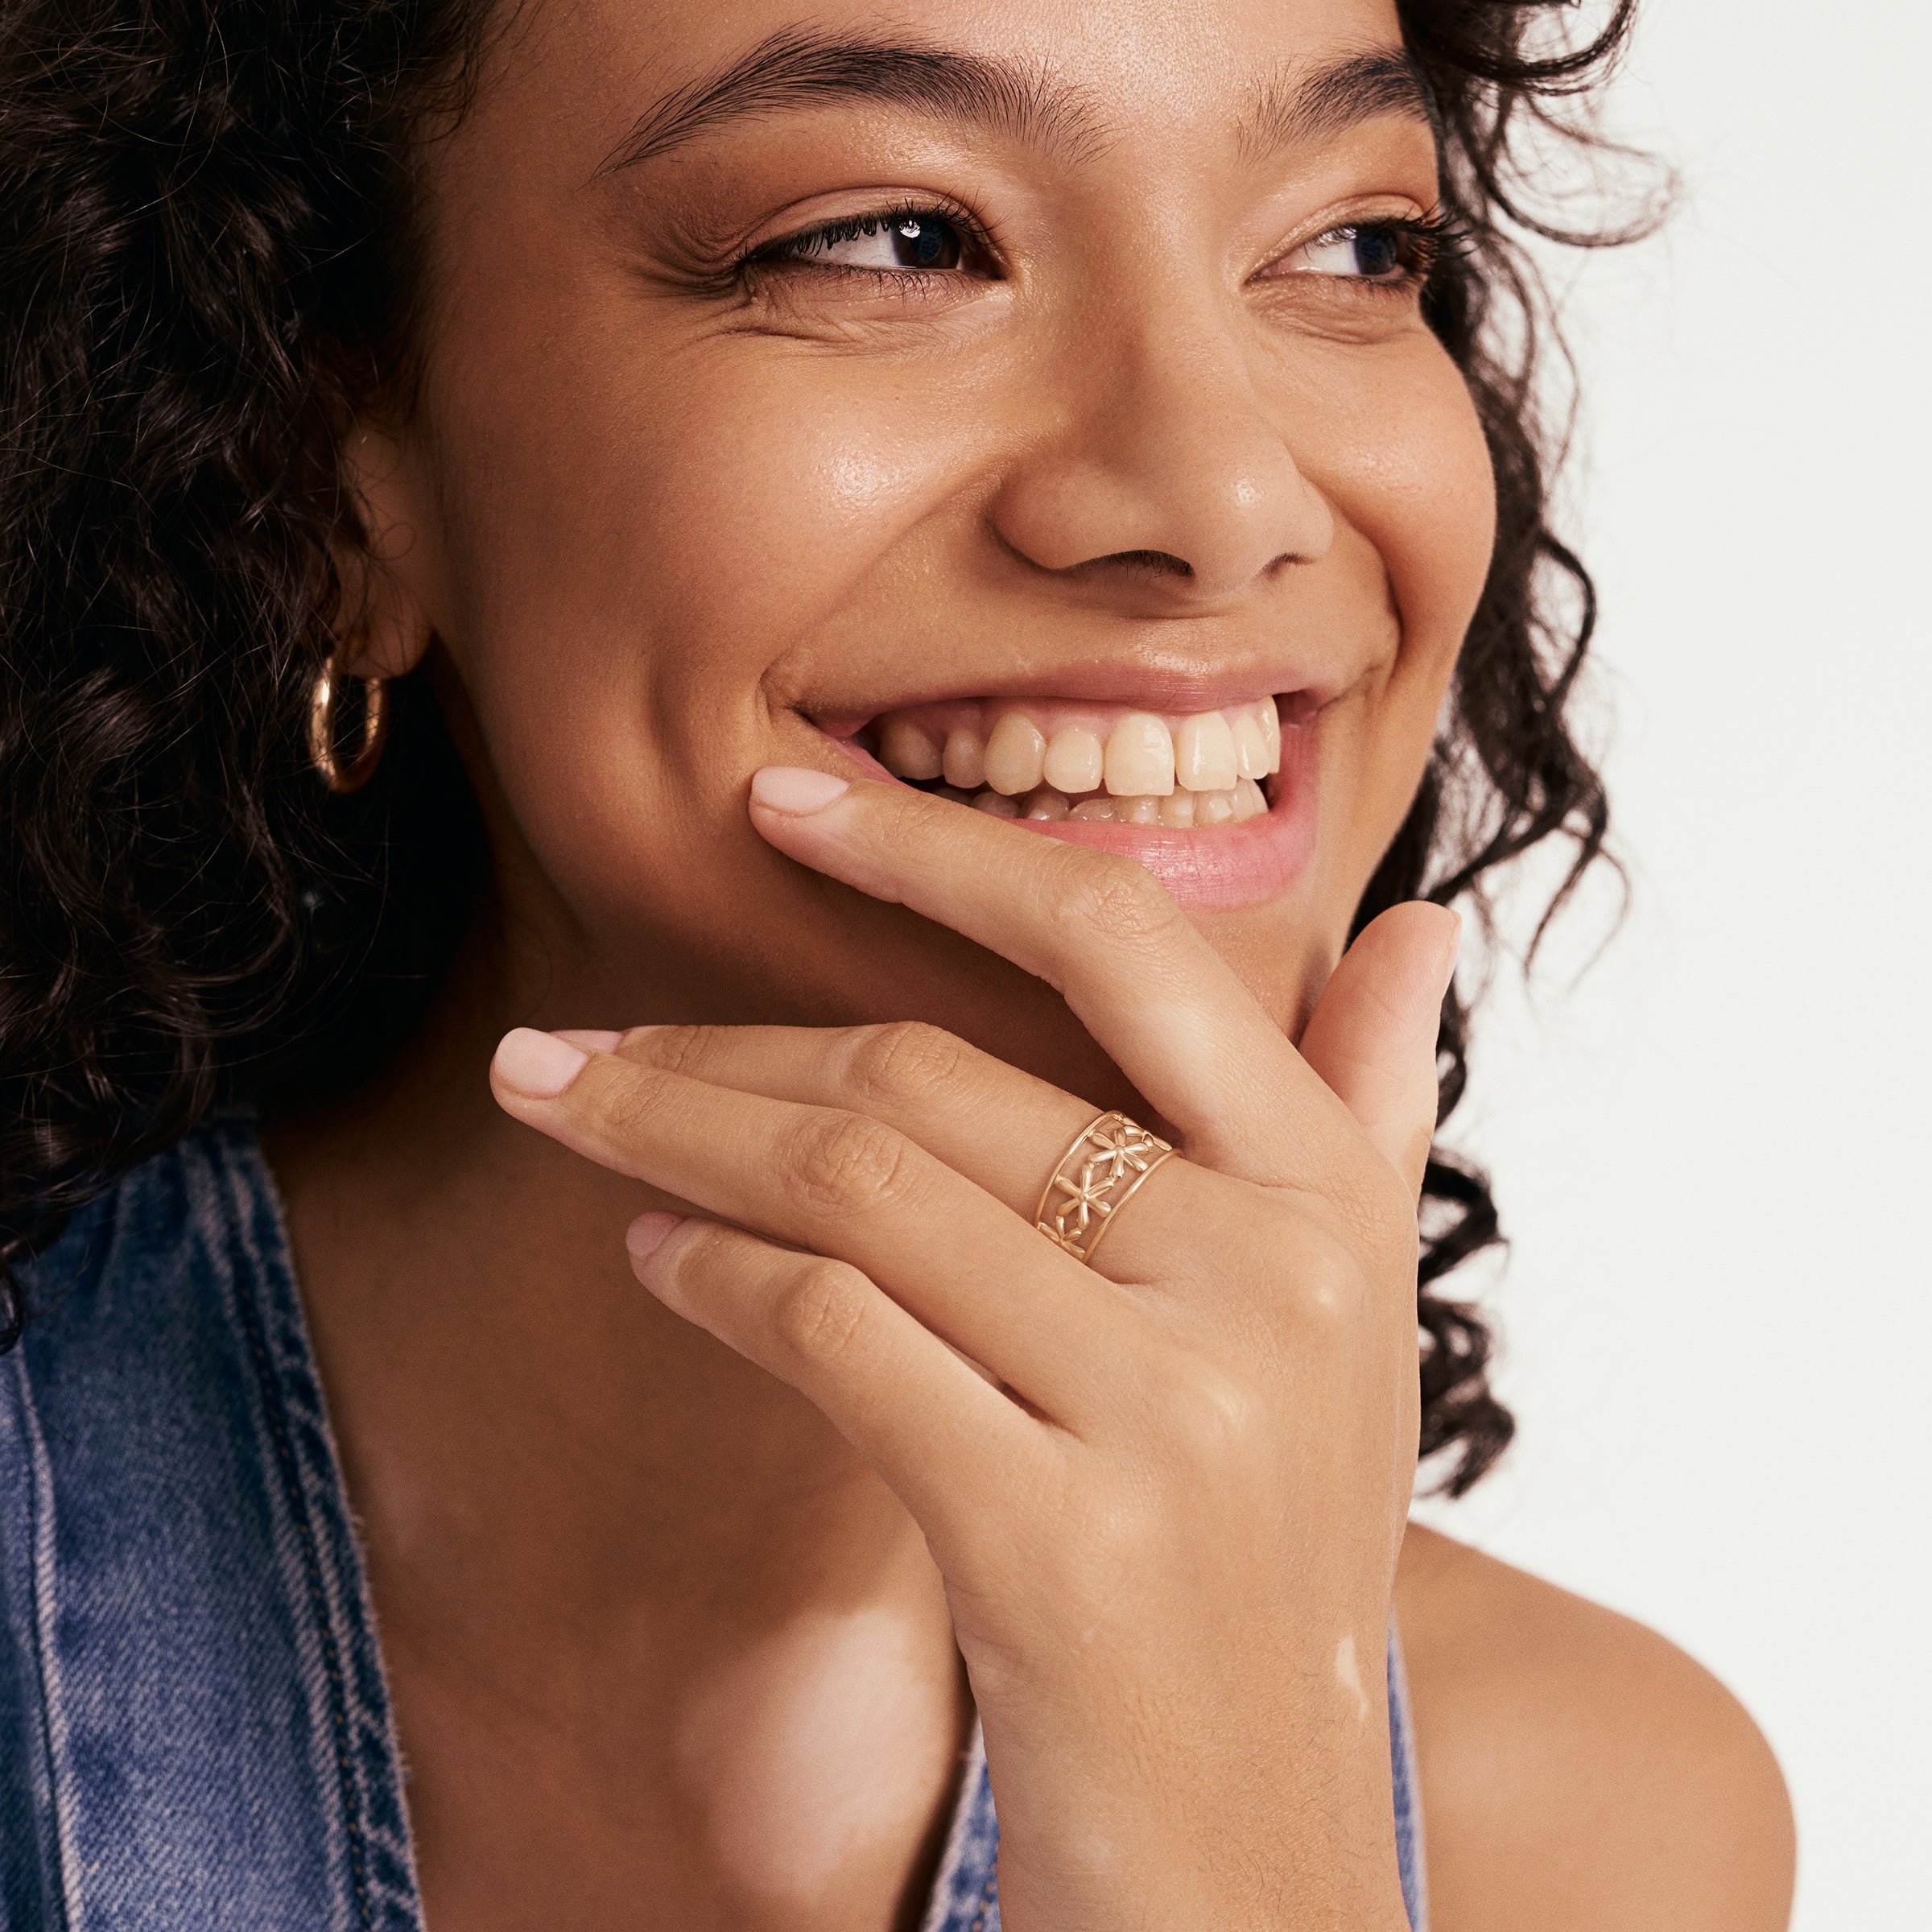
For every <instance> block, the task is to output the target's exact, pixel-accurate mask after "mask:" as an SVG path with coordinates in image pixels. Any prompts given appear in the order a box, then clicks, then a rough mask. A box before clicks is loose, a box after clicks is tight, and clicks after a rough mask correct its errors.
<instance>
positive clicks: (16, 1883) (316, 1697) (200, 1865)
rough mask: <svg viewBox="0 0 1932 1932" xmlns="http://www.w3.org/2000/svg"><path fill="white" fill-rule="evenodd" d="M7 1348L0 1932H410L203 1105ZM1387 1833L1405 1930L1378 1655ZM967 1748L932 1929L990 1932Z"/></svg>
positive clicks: (0, 1570) (989, 1852) (245, 1256)
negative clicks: (1390, 1828)
mask: <svg viewBox="0 0 1932 1932" xmlns="http://www.w3.org/2000/svg"><path fill="white" fill-rule="evenodd" d="M32 1287H33V1293H34V1300H35V1306H36V1307H37V1309H38V1311H39V1313H38V1315H37V1317H36V1319H35V1321H34V1322H32V1323H30V1324H29V1325H28V1328H27V1336H26V1339H25V1340H24V1341H23V1342H22V1344H20V1346H19V1348H16V1349H15V1350H14V1352H13V1353H12V1354H10V1355H9V1356H5V1357H0V1932H43V1929H44V1932H56V1929H57V1932H163V1929H165V1932H176V1929H180V1932H191V1929H192V1932H283V1929H286V1932H296V1929H297V1928H300V1929H301V1932H423V1913H422V1904H421V1901H420V1900H419V1897H418V1895H417V1891H416V1879H415V1866H414V1864H413V1862H412V1859H411V1847H410V1838H409V1820H408V1815H407V1810H406V1808H405V1804H404V1794H403V1784H404V1778H403V1769H402V1765H401V1762H400V1760H399V1758H398V1754H397V1749H396V1740H395V1736H394V1730H393V1729H392V1727H391V1724H390V1707H389V1697H388V1692H387V1690H386V1686H385V1684H384V1682H383V1676H382V1657H381V1655H380V1653H379V1651H378V1646H377V1642H376V1633H375V1624H374V1619H373V1616H372V1615H371V1612H370V1608H369V1592H368V1588H367V1585H366V1583H365V1579H364V1577H363V1573H362V1563H361V1553H360V1551H359V1550H358V1549H357V1544H356V1540H355V1534H354V1531H353V1526H352V1524H351V1520H350V1516H349V1504H348V1501H347V1498H346V1497H345V1494H344V1492H343V1487H342V1477H341V1471H340V1469H339V1468H338V1466H337V1463H336V1451H335V1445H334V1443H333V1441H332V1438H331V1436H330V1434H329V1426H328V1415H327V1414H326V1412H325V1410H324V1406H323V1399H322V1389H321V1385H320V1381H318V1379H317V1376H316V1364H315V1361H314V1358H313V1356H312V1355H311V1353H310V1350H309V1345H308V1333H307V1331H306V1328H305V1326H304V1323H303V1315H302V1304H301V1301H300V1298H299V1295H298V1293H297V1290H296V1286H295V1274H294V1270H293V1268H292V1265H291V1261H290V1256H289V1248H288V1242H287V1236H286V1234H285V1233H284V1232H283V1224H282V1216H281V1208H280V1205H279V1202H278V1200H277V1198H276V1195H275V1187H274V1184H273V1183H272V1181H271V1180H270V1176H269V1173H268V1170H267V1167H266V1164H265V1163H264V1162H263V1161H262V1156H261V1152H260V1148H259V1146H258V1141H257V1138H256V1133H255V1126H254V1121H252V1119H250V1117H247V1116H246V1115H241V1114H229V1115H223V1116H220V1117H217V1118H216V1119H214V1120H213V1121H211V1122H210V1123H209V1124H208V1125H206V1126H204V1128H202V1129H200V1131H199V1132H197V1133H194V1134H192V1135H191V1136H190V1137H188V1139H186V1140H184V1141H182V1142H180V1144H179V1145H178V1146H175V1147H174V1148H172V1149H171V1150H169V1151H168V1152H167V1153H166V1154H161V1155H159V1156H157V1157H156V1158H155V1159H153V1160H151V1161H150V1162H147V1164H146V1165H145V1166H142V1167H141V1168H139V1169H138V1170H136V1171H135V1172H134V1174H131V1175H130V1176H129V1178H128V1179H126V1181H124V1182H123V1183H122V1184H121V1186H120V1187H118V1188H117V1189H116V1190H115V1191H114V1193H112V1194H111V1195H108V1196H106V1197H105V1198H104V1199H101V1200H100V1201H98V1202H97V1203H94V1204H93V1206H92V1207H91V1208H88V1209H86V1210H85V1212H82V1213H81V1214H79V1215H77V1216H75V1218H74V1220H72V1223H71V1224H69V1226H68V1228H67V1229H66V1231H65V1232H64V1233H63V1234H62V1236H60V1240H59V1241H57V1242H56V1243H55V1244H54V1245H52V1247H51V1248H50V1249H48V1250H47V1252H46V1253H45V1254H44V1255H43V1256H42V1257H40V1259H39V1261H38V1262H37V1263H36V1264H35V1266H34V1268H33V1269H32ZM1389 1715H1390V1725H1389V1730H1390V1740H1389V1741H1390V1748H1391V1753H1392V1756H1393V1763H1394V1770H1395V1813H1396V1837H1397V1847H1398V1850H1399V1852H1400V1856H1401V1860H1402V1890H1403V1896H1404V1897H1405V1898H1406V1901H1407V1902H1408V1907H1409V1918H1410V1923H1411V1925H1412V1926H1415V1927H1417V1928H1418V1932H1420V1929H1421V1928H1422V1926H1423V1923H1424V1908H1423V1903H1422V1843H1421V1825H1420V1815H1419V1813H1418V1808H1417V1802H1416V1783H1415V1769H1414V1754H1413V1751H1412V1749H1411V1743H1410V1726H1409V1721H1408V1712H1407V1704H1406V1699H1405V1696H1404V1694H1403V1689H1402V1675H1401V1668H1400V1665H1399V1662H1397V1658H1396V1656H1395V1653H1394V1652H1393V1648H1392V1649H1391V1654H1390V1663H1389ZM998 1847H999V1827H998V1825H997V1822H996V1821H995V1819H994V1816H993V1793H992V1788H991V1785H990V1784H989V1781H988V1778H987V1773H986V1761H985V1752H984V1750H983V1749H982V1748H981V1747H980V1742H979V1738H978V1735H977V1730H975V1735H974V1738H973V1741H972V1748H971V1753H970V1756H969V1757H968V1761H967V1764H966V1766H965V1771H964V1777H963V1779H962V1781H961V1786H960V1797H959V1799H958V1802H957V1805H956V1809H955V1811H954V1814H953V1818H952V1824H951V1827H950V1830H949V1831H948V1834H947V1842H946V1847H945V1852H944V1855H943V1860H942V1862H941V1864H940V1867H939V1872H938V1875H937V1877H936V1878H935V1882H934V1886H933V1893H932V1900H931V1905H930V1907H929V1909H928V1911H927V1915H926V1918H925V1921H924V1932H998V1927H999V1922H1000V1913H999V1903H998V1898H997V1889H996V1886H997V1873H996V1864H997V1855H998Z"/></svg>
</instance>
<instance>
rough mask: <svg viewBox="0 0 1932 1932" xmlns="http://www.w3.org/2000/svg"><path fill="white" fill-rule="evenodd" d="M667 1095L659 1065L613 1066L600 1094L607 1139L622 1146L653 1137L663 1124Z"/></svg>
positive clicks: (602, 1119) (600, 1111)
mask: <svg viewBox="0 0 1932 1932" xmlns="http://www.w3.org/2000/svg"><path fill="white" fill-rule="evenodd" d="M663 1096H664V1081H663V1078H662V1076H661V1075H659V1074H658V1070H657V1069H656V1068H655V1067H637V1066H630V1067H622V1068H617V1069H613V1075H612V1077H609V1078H607V1079H605V1080H604V1082H603V1083H602V1084H601V1091H600V1092H599V1096H598V1107H597V1112H598V1113H599V1115H600V1116H601V1125H602V1128H603V1131H604V1133H605V1137H606V1138H607V1139H609V1140H610V1141H613V1142H614V1143H616V1144H617V1146H620V1147H621V1146H630V1145H632V1144H633V1143H634V1142H638V1141H646V1140H649V1139H651V1138H653V1137H654V1130H655V1129H658V1127H660V1126H661V1125H662V1121H663Z"/></svg>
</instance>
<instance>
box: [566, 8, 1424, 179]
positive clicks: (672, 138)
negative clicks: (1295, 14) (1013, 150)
mask: <svg viewBox="0 0 1932 1932" xmlns="http://www.w3.org/2000/svg"><path fill="white" fill-rule="evenodd" d="M836 101H867V102H871V103H874V104H877V103H879V102H887V103H890V104H891V105H894V106H898V107H906V108H910V109H913V110H914V111H915V112H918V113H921V114H927V115H930V116H931V117H933V118H935V119H939V120H942V121H951V122H957V123H960V124H961V125H963V126H972V127H980V128H984V129H986V130H989V131H991V132H993V133H997V134H1009V135H1013V136H1015V137H1017V138H1020V139H1022V140H1026V141H1030V142H1034V143H1036V144H1037V145H1039V146H1041V147H1046V148H1048V149H1050V150H1058V151H1061V152H1063V153H1064V154H1066V155H1067V156H1068V157H1069V158H1070V159H1075V160H1078V159H1087V158H1091V157H1092V155H1093V154H1094V153H1096V151H1098V150H1099V149H1100V147H1101V146H1103V145H1104V139H1105V136H1106V133H1107V130H1106V128H1105V126H1104V123H1103V121H1102V118H1101V117H1100V114H1099V113H1098V112H1097V110H1096V108H1095V106H1094V105H1093V103H1092V101H1091V100H1090V99H1089V98H1088V97H1086V96H1085V95H1084V94H1083V93H1082V92H1081V91H1080V89H1077V88H1075V87H1073V86H1071V85H1068V84H1067V83H1066V82H1064V81H1056V80H1055V78H1054V77H1053V76H1052V75H1051V73H1050V72H1048V71H1047V70H1046V69H1045V68H1030V67H1028V66H1026V65H1024V64H1020V63H1017V62H1013V61H1009V60H1000V59H997V58H994V57H991V56H986V55H982V54H972V53H964V52H959V51H957V50H956V49H952V48H947V47H933V46H922V45H920V44H918V43H913V42H906V41H886V40H876V39H853V38H850V37H835V36H832V35H828V34H824V33H821V32H818V31H815V30H813V29H811V28H810V27H785V28H782V29H780V30H779V31H778V32H776V33H774V34H770V35H767V36H766V38H765V39H762V40H761V41H760V42H759V43H758V45H757V46H756V47H752V48H751V49H750V50H749V52H745V53H744V54H742V55H741V56H739V57H738V58H737V60H734V61H733V62H732V63H731V64H730V65H729V66H728V67H726V68H723V69H722V70H721V71H720V72H717V73H716V74H713V75H710V76H704V77H701V78H699V79H696V80H693V81H687V82H686V83H685V84H684V85H683V86H681V87H678V88H675V89H672V90H671V93H668V94H667V95H665V96H664V97H663V99H662V100H661V101H658V102H656V103H655V104H654V105H653V106H651V107H650V108H649V109H646V112H645V114H643V116H642V118H640V119H639V120H638V122H637V124H636V126H634V127H633V128H632V129H631V130H630V133H629V134H627V135H626V136H625V138H624V139H623V140H622V141H621V142H619V143H618V145H617V147H616V148H615V149H614V150H613V151H612V153H611V154H610V155H609V156H608V157H607V158H606V159H605V161H604V163H602V165H601V167H599V168H598V169H597V174H598V175H599V176H602V175H609V174H613V173H615V172H617V171H618V170H620V169H622V168H627V167H636V166H638V164H639V163H642V162H646V161H651V160H654V159H657V158H658V156H659V155H666V154H668V153H670V152H671V151H672V150H674V149H675V148H678V147H683V146H684V145H685V144H686V143H687V142H691V141H695V140H696V139H697V138H699V137H700V136H701V135H704V134H710V133H712V132H713V131H714V130H716V129H718V128H719V127H720V126H726V125H728V124H729V123H730V122H734V121H746V120H762V119H764V118H766V117H768V116H770V115H773V114H786V113H796V112H800V111H803V110H805V109H811V108H814V107H818V106H821V105H827V104H828V103H832V102H836ZM1383 114H1402V115H1404V116H1406V117H1408V118H1412V119H1416V120H1419V121H1422V122H1424V123H1426V125H1427V126H1429V127H1430V129H1431V130H1434V131H1437V132H1439V120H1438V117H1437V114H1436V111H1435V97H1434V94H1433V93H1432V92H1431V90H1430V86H1429V84H1428V82H1427V81H1426V79H1425V78H1424V76H1423V74H1422V70H1421V69H1420V68H1418V66H1417V65H1416V64H1415V63H1414V61H1413V60H1411V59H1410V57H1409V56H1408V54H1407V53H1406V52H1405V51H1404V50H1403V49H1402V48H1400V47H1376V48H1370V49H1368V50H1365V51H1364V52H1357V53H1353V54H1345V55H1342V56H1339V57H1338V58H1336V59H1335V60H1329V61H1325V62H1323V64H1321V65H1319V66H1318V67H1316V68H1313V69H1307V68H1304V67H1302V65H1300V64H1297V65H1296V66H1295V67H1294V68H1290V69H1288V70H1286V72H1283V73H1282V75H1280V76H1278V77H1276V78H1275V79H1274V80H1271V81H1268V82H1267V83H1265V84H1264V85H1262V86H1261V87H1260V88H1258V89H1257V90H1256V91H1255V93H1254V96H1253V102H1252V105H1251V106H1250V108H1249V112H1248V113H1247V114H1245V116H1244V117H1243V118H1242V120H1241V123H1240V125H1239V126H1238V128H1237V130H1236V134H1237V138H1238V141H1239V144H1240V147H1241V151H1242V152H1243V153H1244V155H1248V156H1249V157H1250V158H1254V157H1257V156H1261V155H1267V154H1269V153H1272V152H1274V151H1276V150H1277V149H1278V148H1281V147H1286V146H1293V145H1298V144H1302V143H1307V142H1315V141H1322V140H1332V139H1334V138H1336V137H1337V136H1339V135H1340V134H1345V133H1346V132H1348V130H1349V129H1351V128H1352V127H1354V126H1359V125H1360V123H1361V122H1364V121H1369V120H1372V119H1374V118H1377V116H1379V115H1383Z"/></svg>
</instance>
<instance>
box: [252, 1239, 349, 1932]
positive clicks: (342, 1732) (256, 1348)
mask: <svg viewBox="0 0 1932 1932" xmlns="http://www.w3.org/2000/svg"><path fill="white" fill-rule="evenodd" d="M230 1235H231V1240H232V1235H233V1229H232V1227H231V1228H230ZM231 1279H232V1280H233V1282H234V1283H235V1290H236V1294H235V1302H236V1307H237V1311H239V1313H240V1314H241V1316H242V1323H243V1325H244V1327H246V1330H247V1331H248V1345H249V1350H250V1353H251V1354H252V1355H253V1356H254V1362H255V1372H256V1375H257V1377H258V1380H259V1381H260V1384H261V1388H262V1402H263V1406H264V1408H265V1409H266V1412H267V1415H268V1425H269V1430H270V1435H272V1436H273V1437H274V1439H275V1460H276V1463H277V1465H278V1467H279V1470H280V1472H281V1476H282V1483H283V1492H284V1496H285V1497H286V1500H287V1504H288V1508H289V1513H290V1515H291V1517H293V1519H294V1521H295V1534H296V1536H297V1537H298V1538H299V1541H300V1542H301V1546H302V1569H303V1577H304V1579H305V1581H306V1582H307V1583H308V1594H309V1600H310V1603H311V1605H312V1608H313V1609H314V1611H315V1617H316V1630H317V1633H318V1635H319V1637H320V1640H321V1646H322V1668H323V1670H324V1674H326V1675H327V1677H328V1715H329V1728H330V1729H331V1731H332V1733H333V1742H334V1744H335V1750H336V1780H337V1782H338V1783H339V1785H341V1799H342V1813H343V1821H342V1822H343V1830H344V1833H345V1836H346V1837H347V1838H348V1840H349V1873H350V1880H351V1883H352V1885H353V1888H354V1890H355V1895H356V1918H357V1924H358V1925H359V1926H361V1928H362V1932H374V1919H373V1918H371V1917H370V1916H369V1882H368V1873H367V1870H366V1861H365V1855H364V1848H363V1843H362V1807H361V1793H360V1792H359V1791H358V1790H357V1788H356V1781H355V1775H354V1773H353V1770H352V1769H351V1767H350V1752H349V1699H348V1692H347V1690H346V1687H345V1683H344V1681H343V1675H342V1660H341V1653H340V1652H339V1651H338V1649H337V1648H336V1633H335V1629H334V1627H333V1625H332V1622H331V1620H330V1617H329V1614H328V1593H327V1591H324V1588H323V1587H322V1563H321V1558H320V1555H319V1554H317V1551H316V1534H315V1528H314V1525H312V1523H311V1522H310V1521H309V1520H308V1507H307V1505H306V1501H305V1500H304V1498H303V1494H302V1487H301V1480H300V1476H299V1470H298V1467H297V1463H296V1459H295V1445H294V1444H293V1443H291V1441H290V1440H289V1438H288V1431H287V1424H286V1422H285V1419H284V1418H283V1413H282V1399H281V1398H282V1391H281V1385H280V1381H279V1377H277V1376H276V1374H275V1369H274V1367H273V1365H272V1364H271V1363H270V1360H269V1357H268V1347H267V1342H266V1338H265V1336H264V1335H263V1334H262V1325H261V1319H260V1316H259V1315H258V1311H257V1309H256V1307H255V1282H254V1274H253V1271H252V1270H251V1269H247V1268H241V1267H237V1268H233V1269H231Z"/></svg>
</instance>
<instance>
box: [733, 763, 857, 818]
mask: <svg viewBox="0 0 1932 1932" xmlns="http://www.w3.org/2000/svg"><path fill="white" fill-rule="evenodd" d="M851 789H852V782H851V781H850V780H849V779H848V778H834V777H833V776H832V774H831V773H830V772H828V771H813V770H810V769H809V768H808V767H807V766H803V765H767V766H765V767H764V768H763V770H760V771H756V772H753V774H752V778H751V795H752V797H753V799H754V800H755V801H756V802H757V803H758V804H760V805H764V806H767V807H770V809H771V810H772V811H786V812H790V813H791V815H792V816H793V817H794V818H801V819H802V818H806V817H808V816H809V815H811V813H813V812H815V811H824V809H825V807H827V806H828V805H829V804H830V803H832V800H833V799H836V798H840V797H842V796H843V795H844V794H845V793H846V792H848V791H851Z"/></svg>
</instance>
